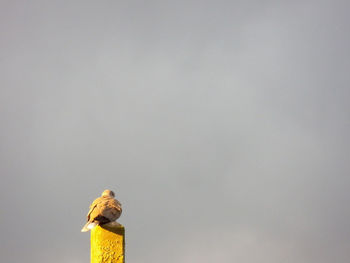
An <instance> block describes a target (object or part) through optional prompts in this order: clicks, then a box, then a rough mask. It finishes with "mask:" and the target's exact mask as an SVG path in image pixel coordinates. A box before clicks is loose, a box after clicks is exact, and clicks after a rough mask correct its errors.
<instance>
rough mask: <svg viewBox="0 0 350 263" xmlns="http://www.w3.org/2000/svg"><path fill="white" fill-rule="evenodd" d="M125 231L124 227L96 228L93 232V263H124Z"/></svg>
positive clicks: (105, 226) (108, 226)
mask: <svg viewBox="0 0 350 263" xmlns="http://www.w3.org/2000/svg"><path fill="white" fill-rule="evenodd" d="M124 253H125V229H124V227H123V226H122V225H117V224H115V225H108V224H107V225H103V226H102V227H100V226H96V227H94V228H93V229H92V230H91V263H124V262H125V261H124Z"/></svg>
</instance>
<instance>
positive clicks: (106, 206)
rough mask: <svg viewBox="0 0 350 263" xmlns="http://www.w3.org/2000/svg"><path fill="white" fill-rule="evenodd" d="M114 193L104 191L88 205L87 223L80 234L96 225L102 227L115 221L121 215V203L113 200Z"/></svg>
mask: <svg viewBox="0 0 350 263" xmlns="http://www.w3.org/2000/svg"><path fill="white" fill-rule="evenodd" d="M114 196H115V195H114V192H113V191H111V190H104V191H103V192H102V195H101V196H100V197H99V198H97V199H95V201H93V202H92V204H91V205H90V210H89V213H88V214H87V223H86V224H85V226H84V227H83V228H82V229H81V232H87V231H89V230H90V229H93V228H94V227H95V226H97V225H103V224H107V223H110V222H114V221H115V220H117V219H118V218H119V217H120V215H121V214H122V205H121V203H120V202H119V201H118V200H116V199H114Z"/></svg>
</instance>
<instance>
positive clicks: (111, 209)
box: [100, 198, 122, 221]
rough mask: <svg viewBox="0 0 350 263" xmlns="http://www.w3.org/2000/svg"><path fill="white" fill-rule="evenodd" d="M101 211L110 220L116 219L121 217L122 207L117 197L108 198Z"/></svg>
mask: <svg viewBox="0 0 350 263" xmlns="http://www.w3.org/2000/svg"><path fill="white" fill-rule="evenodd" d="M100 211H101V215H102V216H104V217H106V218H108V219H109V220H110V221H115V220H117V219H118V218H119V217H120V215H121V213H122V207H121V204H120V203H119V201H117V200H116V199H114V198H108V200H106V202H105V203H104V204H103V209H100Z"/></svg>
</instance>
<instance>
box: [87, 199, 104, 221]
mask: <svg viewBox="0 0 350 263" xmlns="http://www.w3.org/2000/svg"><path fill="white" fill-rule="evenodd" d="M101 201H102V200H101V197H99V198H96V199H95V200H94V201H93V202H92V204H91V205H90V209H89V212H88V213H87V216H86V217H87V221H90V215H91V213H92V211H94V209H95V208H96V207H97V206H98V204H99V203H101Z"/></svg>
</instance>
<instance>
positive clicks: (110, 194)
mask: <svg viewBox="0 0 350 263" xmlns="http://www.w3.org/2000/svg"><path fill="white" fill-rule="evenodd" d="M102 196H111V197H114V196H115V195H114V192H113V191H111V190H104V191H103V192H102Z"/></svg>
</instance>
